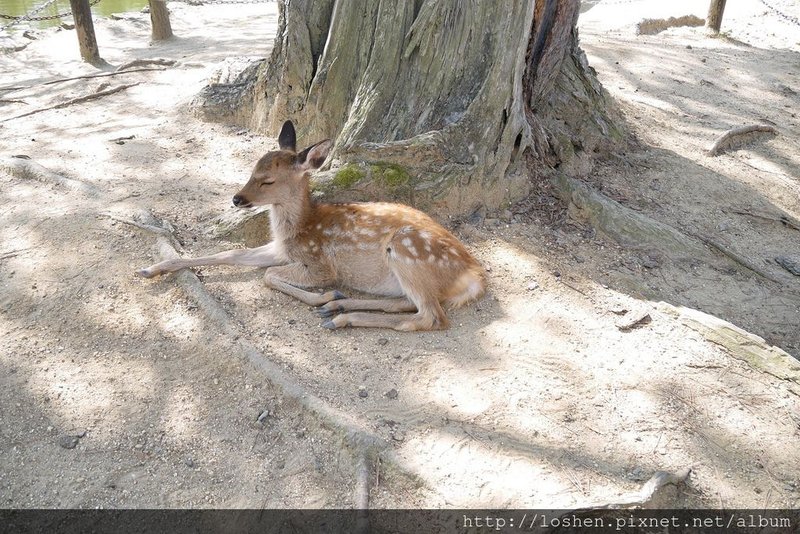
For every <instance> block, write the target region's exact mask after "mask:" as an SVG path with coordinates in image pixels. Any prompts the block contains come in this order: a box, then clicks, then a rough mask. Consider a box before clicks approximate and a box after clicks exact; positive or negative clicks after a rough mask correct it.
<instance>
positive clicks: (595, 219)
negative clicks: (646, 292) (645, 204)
mask: <svg viewBox="0 0 800 534" xmlns="http://www.w3.org/2000/svg"><path fill="white" fill-rule="evenodd" d="M553 185H554V192H555V193H556V195H558V197H559V198H561V200H562V201H564V202H565V203H566V204H567V211H568V213H569V215H570V217H572V218H573V219H577V220H580V221H585V222H588V223H589V224H591V225H592V226H593V227H594V228H596V229H597V230H598V231H600V232H602V233H604V234H606V235H607V236H608V237H610V238H612V239H614V240H615V241H617V242H618V243H620V244H622V245H625V246H630V247H637V248H638V247H643V246H647V247H650V248H656V249H658V250H664V251H666V252H669V253H671V254H672V255H673V256H680V257H696V256H697V255H698V254H700V253H702V252H703V250H704V249H703V247H702V245H700V244H699V243H697V242H695V241H694V240H693V239H691V238H690V237H688V236H686V235H684V234H683V233H681V232H680V231H678V230H676V229H675V228H673V227H671V226H669V225H667V224H664V223H661V222H658V221H656V220H653V219H651V218H649V217H647V216H645V215H642V214H641V213H638V212H636V211H634V210H632V209H630V208H627V207H625V206H623V205H622V204H620V203H619V202H616V201H614V200H611V199H610V198H608V197H606V196H605V195H602V194H601V193H598V192H597V191H595V190H594V189H592V187H590V186H589V185H587V184H585V183H583V182H581V181H579V180H576V179H574V178H570V177H568V176H565V175H563V174H558V175H556V176H555V177H554V179H553Z"/></svg>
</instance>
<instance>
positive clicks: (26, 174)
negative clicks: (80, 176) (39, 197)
mask: <svg viewBox="0 0 800 534" xmlns="http://www.w3.org/2000/svg"><path fill="white" fill-rule="evenodd" d="M0 171H5V172H6V173H7V174H9V175H11V176H15V177H17V178H22V179H26V180H37V181H39V182H42V183H46V184H53V185H59V186H62V187H66V188H68V189H72V190H74V191H80V192H81V193H83V194H85V195H88V196H96V195H97V193H98V190H97V188H96V187H95V186H93V185H91V184H87V183H86V182H82V181H80V180H74V179H72V178H67V177H66V176H61V175H60V174H58V173H55V172H53V171H51V170H50V169H47V168H46V167H43V166H42V165H39V164H38V163H36V162H35V161H32V160H30V159H29V158H27V157H22V156H14V157H11V158H0Z"/></svg>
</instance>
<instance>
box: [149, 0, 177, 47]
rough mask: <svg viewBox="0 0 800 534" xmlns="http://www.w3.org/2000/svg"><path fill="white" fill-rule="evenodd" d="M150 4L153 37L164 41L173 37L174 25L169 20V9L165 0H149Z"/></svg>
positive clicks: (155, 39)
mask: <svg viewBox="0 0 800 534" xmlns="http://www.w3.org/2000/svg"><path fill="white" fill-rule="evenodd" d="M148 4H149V5H150V26H151V28H152V33H151V39H152V40H153V41H163V40H166V39H169V38H170V37H172V25H171V24H170V22H169V10H168V9H167V2H166V1H165V0H148Z"/></svg>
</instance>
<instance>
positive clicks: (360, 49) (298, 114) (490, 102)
mask: <svg viewBox="0 0 800 534" xmlns="http://www.w3.org/2000/svg"><path fill="white" fill-rule="evenodd" d="M278 5H279V22H278V33H277V37H276V40H275V46H274V48H273V51H272V55H271V57H270V59H269V61H268V62H267V63H266V64H265V65H264V66H263V67H262V68H261V69H260V70H259V71H258V79H257V80H256V81H255V83H254V84H253V86H254V90H253V92H252V100H251V101H250V102H244V103H243V104H242V105H244V106H245V109H247V110H248V111H250V113H248V115H249V116H250V120H249V121H248V122H247V124H246V125H247V126H250V127H254V128H256V129H260V130H261V131H265V132H267V133H271V134H273V135H276V134H277V133H278V130H279V129H280V125H281V124H282V122H283V121H284V120H286V119H292V120H293V121H294V122H295V125H296V126H297V130H298V138H299V139H300V142H301V143H304V144H306V145H308V144H311V143H313V142H316V141H319V140H321V139H324V138H330V139H333V140H334V141H335V146H334V149H333V153H332V157H331V158H329V165H330V170H329V171H328V172H327V173H323V176H322V177H321V180H320V183H319V187H320V189H321V191H322V194H324V195H326V196H327V197H328V198H332V199H334V200H335V199H337V198H341V199H349V200H359V199H362V200H376V199H391V200H400V201H404V202H411V203H413V204H415V205H417V206H419V207H422V208H423V209H427V210H430V211H434V212H435V214H436V215H438V216H445V215H452V214H463V213H466V212H470V211H472V210H475V209H477V208H479V207H481V206H484V207H486V208H488V209H495V208H499V207H501V206H504V205H507V204H509V203H511V202H513V201H515V200H518V199H520V198H522V197H524V196H525V195H526V194H527V193H528V192H529V191H530V189H531V187H532V185H531V184H532V180H531V171H530V170H531V169H533V171H534V174H538V173H539V172H540V171H541V173H546V172H547V170H548V169H553V168H556V167H558V168H559V171H564V172H567V173H569V174H577V173H581V172H586V171H587V170H588V168H589V167H588V165H589V162H590V160H591V154H592V153H593V151H595V150H596V149H598V148H599V147H600V145H602V144H604V143H606V142H608V141H614V140H618V139H620V138H621V134H620V132H619V131H618V130H617V129H616V126H615V121H614V120H612V119H611V118H610V113H609V109H610V108H609V102H608V99H607V97H606V93H605V92H604V91H603V90H602V88H601V86H600V85H599V83H598V82H597V81H596V78H595V76H594V72H593V71H592V69H591V68H589V66H588V65H587V62H586V59H585V56H584V54H583V52H582V51H581V50H580V48H579V47H578V36H577V29H576V23H577V17H578V8H579V0H508V1H506V2H503V6H502V8H499V7H498V5H497V4H496V3H494V2H477V1H463V0H396V1H393V2H361V1H356V0H338V1H334V0H283V1H280V2H279V4H278ZM241 109H242V108H241V107H240V109H239V110H240V111H241ZM238 116H239V117H241V113H239V115H238ZM240 122H242V121H241V120H240Z"/></svg>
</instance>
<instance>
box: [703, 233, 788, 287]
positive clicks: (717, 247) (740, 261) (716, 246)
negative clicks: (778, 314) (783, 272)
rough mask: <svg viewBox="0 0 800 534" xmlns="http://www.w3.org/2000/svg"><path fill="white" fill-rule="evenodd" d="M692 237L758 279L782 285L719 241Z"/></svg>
mask: <svg viewBox="0 0 800 534" xmlns="http://www.w3.org/2000/svg"><path fill="white" fill-rule="evenodd" d="M693 235H694V237H696V238H697V239H699V240H700V241H702V242H703V243H705V244H706V245H708V246H709V247H711V248H713V249H714V250H716V251H718V252H720V253H721V254H723V255H724V256H727V257H728V258H730V259H731V260H733V261H734V262H735V263H738V264H739V265H741V266H742V267H744V268H746V269H747V270H749V271H752V272H754V273H755V274H757V275H758V276H760V277H762V278H764V279H766V280H769V281H770V282H775V283H776V284H782V282H781V279H780V278H778V277H776V276H773V275H771V274H769V273H768V272H766V271H765V270H764V269H762V268H760V267H759V266H758V265H756V264H755V263H754V262H752V261H750V260H748V259H747V258H745V257H744V256H742V255H741V254H738V253H736V252H734V251H733V250H731V249H730V248H729V247H727V246H725V245H723V244H721V243H720V242H719V241H716V240H714V239H711V238H710V237H706V236H703V235H699V234H693Z"/></svg>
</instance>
